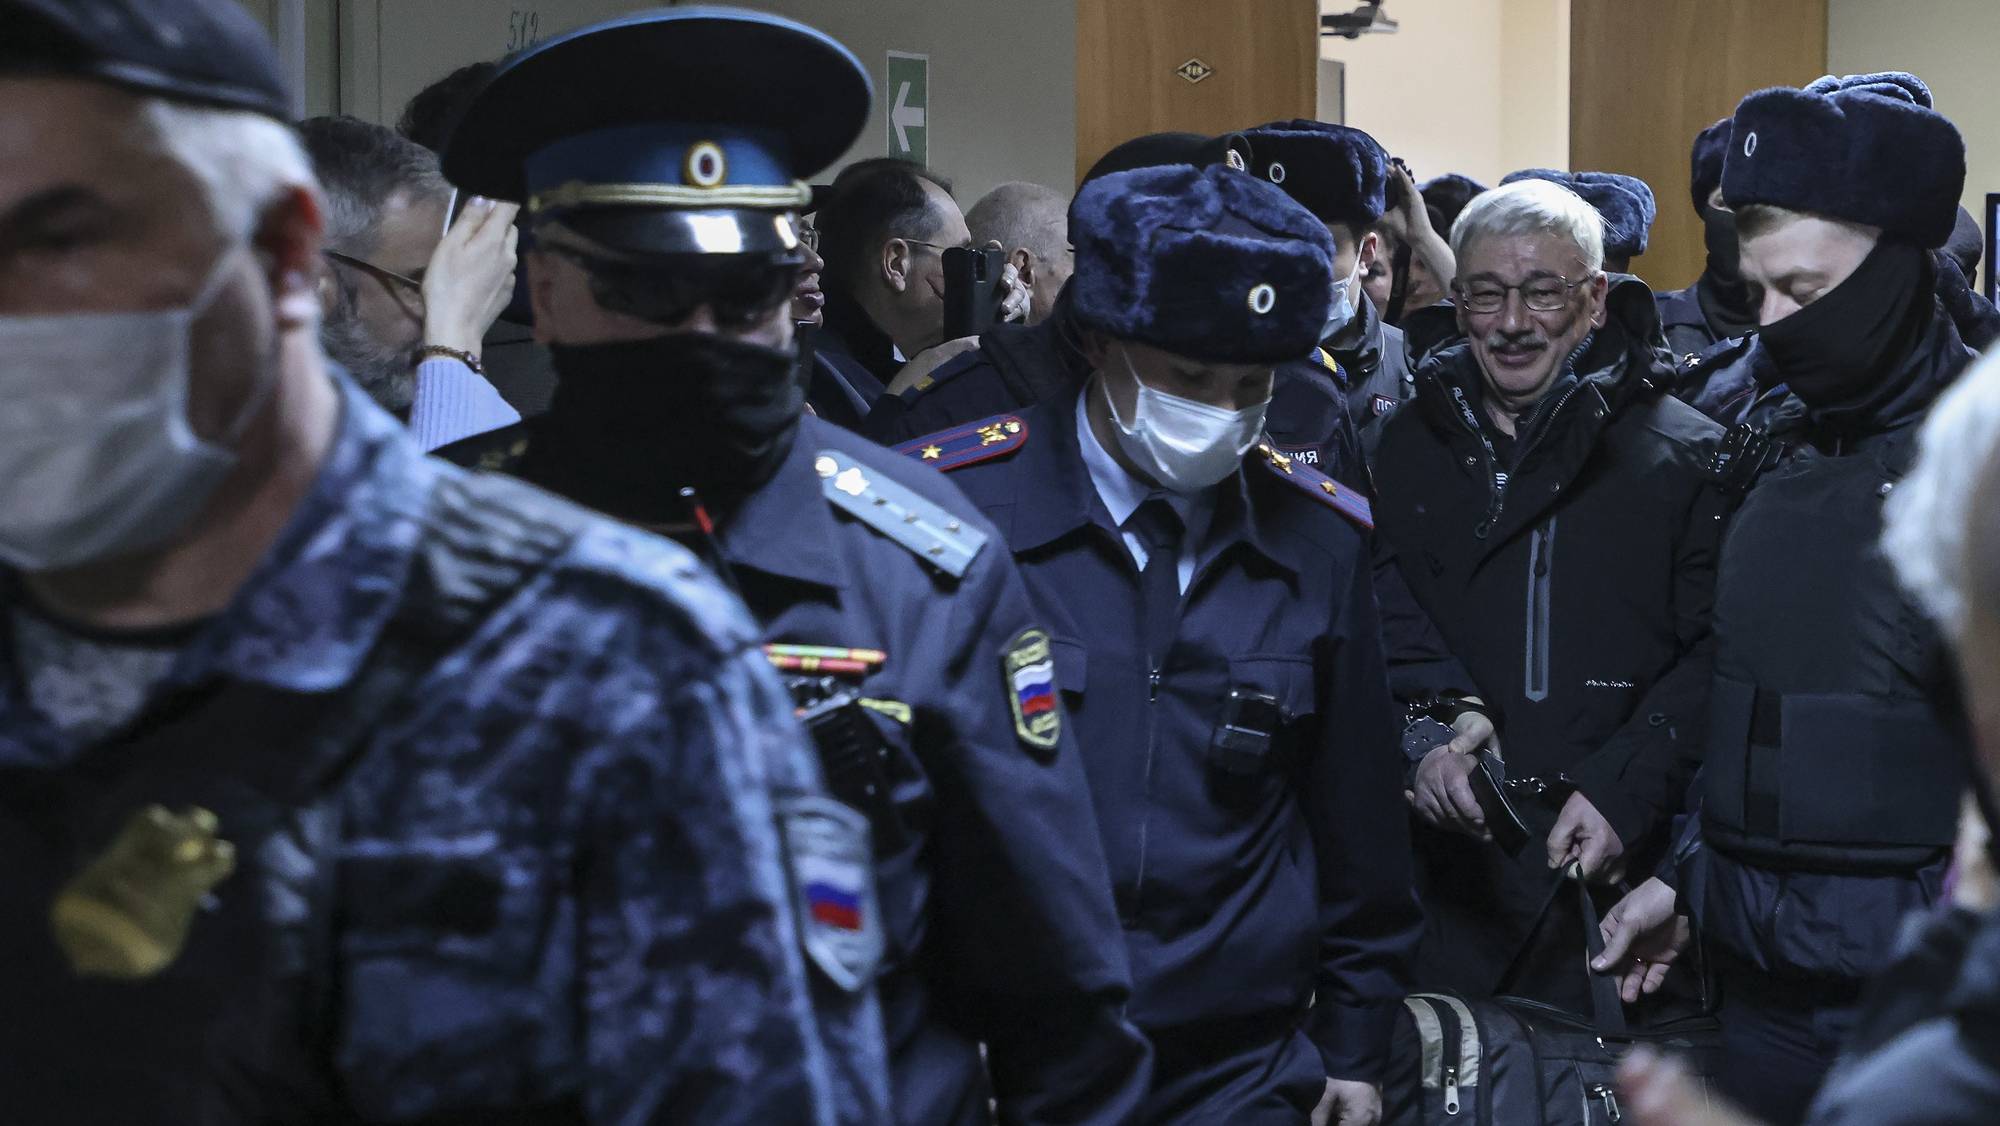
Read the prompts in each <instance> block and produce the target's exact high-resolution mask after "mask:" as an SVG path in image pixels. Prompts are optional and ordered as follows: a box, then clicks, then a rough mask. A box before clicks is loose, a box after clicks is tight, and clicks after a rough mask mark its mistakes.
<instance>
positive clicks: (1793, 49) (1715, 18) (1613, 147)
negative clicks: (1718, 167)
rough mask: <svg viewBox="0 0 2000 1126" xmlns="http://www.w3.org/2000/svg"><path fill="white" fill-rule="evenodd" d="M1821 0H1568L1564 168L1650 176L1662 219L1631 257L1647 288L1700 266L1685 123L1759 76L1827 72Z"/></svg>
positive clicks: (1715, 112) (1679, 280)
mask: <svg viewBox="0 0 2000 1126" xmlns="http://www.w3.org/2000/svg"><path fill="white" fill-rule="evenodd" d="M1826 3H1827V0H1754V2H1746V0H1574V4H1573V6H1572V9H1571V21H1570V117H1569V121H1570V127H1569V128H1570V167H1571V168H1572V169H1575V170H1579V171H1582V170H1589V171H1603V172H1623V173H1625V174H1627V175H1630V176H1637V177H1639V178H1641V179H1643V180H1645V181H1646V182H1647V183H1648V184H1650V185H1652V188H1653V194H1654V195H1655V196H1657V197H1658V199H1659V204H1660V218H1659V221H1658V222H1657V223H1655V224H1654V226H1653V237H1652V244H1651V247H1650V248H1649V249H1648V250H1647V252H1646V254H1645V256H1644V257H1642V258H1640V259H1638V260H1637V261H1636V262H1635V264H1634V265H1633V267H1632V269H1633V271H1634V272H1636V273H1637V274H1639V275H1640V276H1641V277H1643V278H1645V279H1646V280H1647V282H1649V283H1650V284H1651V285H1652V286H1653V288H1654V289H1655V290H1668V289H1678V288H1680V287H1682V286H1685V285H1688V284H1691V283H1692V282H1693V281H1694V280H1695V278H1696V277H1697V276H1699V275H1700V273H1701V270H1702V261H1703V258H1704V257H1705V253H1706V252H1705V251H1704V250H1703V248H1702V241H1701V221H1700V219H1699V218H1698V217H1697V216H1696V215H1695V212H1694V205H1693V202H1692V200H1690V199H1689V196H1688V151H1689V149H1690V148H1691V147H1692V146H1693V144H1694V138H1695V134H1697V133H1699V132H1701V130H1702V129H1704V128H1706V127H1707V126H1708V125H1709V124H1710V123H1711V122H1713V121H1715V120H1716V119H1717V118H1720V117H1726V116H1728V115H1729V114H1730V113H1732V112H1734V111H1735V109H1736V103H1737V102H1739V101H1741V100H1742V99H1743V96H1744V95H1745V94H1748V93H1750V92H1751V91H1753V90H1760V89H1762V88H1764V87H1766V86H1802V85H1804V84H1805V83H1807V82H1810V81H1812V80H1813V79H1815V78H1818V77H1819V76H1820V75H1821V74H1823V73H1825V71H1826Z"/></svg>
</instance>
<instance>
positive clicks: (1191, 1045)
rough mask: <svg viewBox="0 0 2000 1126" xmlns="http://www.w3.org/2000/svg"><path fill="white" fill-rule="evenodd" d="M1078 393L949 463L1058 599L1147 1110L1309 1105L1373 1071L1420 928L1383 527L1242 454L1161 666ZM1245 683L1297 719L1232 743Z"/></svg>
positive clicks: (1171, 1117) (1061, 663)
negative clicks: (1389, 653)
mask: <svg viewBox="0 0 2000 1126" xmlns="http://www.w3.org/2000/svg"><path fill="white" fill-rule="evenodd" d="M1075 410H1076V404H1075V402H1074V401H1072V400H1059V401H1051V402H1048V403H1044V404H1041V405H1039V406H1037V407H1035V408H1033V409H1031V410H1029V411H1027V412H1025V413H1023V414H1021V415H1019V416H1018V419H1019V421H1020V422H1021V424H1022V427H1023V429H1024V430H1025V432H1026V433H1027V435H1028V437H1027V439H1026V440H1025V441H1024V442H1023V443H1022V444H1021V447H1020V448H1019V449H1018V450H1017V451H1016V452H1013V453H1011V454H1007V455H1004V456H1003V457H1001V458H996V459H994V460H991V461H987V462H984V463H980V464H977V465H972V466H967V467H965V468H959V469H955V470H954V471H953V472H952V474H951V477H952V479H953V480H954V481H955V482H957V483H958V484H959V485H960V486H961V487H962V488H963V489H964V490H965V491H966V494H967V495H968V496H970V497H971V498H972V499H973V502H974V503H975V504H977V505H978V506H979V507H980V509H981V510H982V511H984V512H985V513H986V515H987V516H988V517H989V518H990V519H991V520H992V521H993V522H994V523H995V524H996V525H997V526H998V527H999V528H1000V530H1001V533H1002V535H1004V536H1005V537H1006V542H1007V546H1008V547H1009V548H1010V549H1011V550H1012V551H1013V552H1014V556H1015V559H1016V560H1017V561H1018V562H1019V563H1020V565H1021V571H1022V574H1023V575H1024V577H1025V578H1026V580H1027V583H1028V589H1029V592H1030V594H1031V595H1032V596H1033V601H1034V604H1035V605H1036V606H1037V607H1038V608H1039V609H1040V610H1041V612H1042V614H1043V616H1044V617H1045V619H1046V620H1047V621H1048V625H1049V630H1050V635H1051V639H1052V642H1053V647H1054V650H1055V653H1056V665H1057V670H1058V674H1059V679H1060V683H1061V684H1062V687H1063V693H1064V699H1065V701H1066V702H1067V704H1068V707H1069V717H1070V721H1071V723H1072V724H1073V725H1074V726H1075V727H1076V734H1077V741H1078V744H1079V746H1081V747H1082V748H1083V752H1084V762H1085V766H1086V768H1087V773H1088V774H1089V779H1090V793H1091V795H1092V797H1093V798H1094V799H1095V802H1096V805H1097V818H1098V821H1099V824H1100V827H1101V829H1102V831H1103V834H1104V842H1105V851H1106V854H1107V858H1108V860H1109V862H1110V865H1111V878H1112V884H1113V888H1114V890H1115V892H1116V897H1117V903H1118V909H1119V917H1120V919H1121V921H1122V922H1123V923H1124V925H1125V928H1126V942H1127V946H1128V948H1129V950H1130V951H1131V958H1132V972H1133V977H1134V981H1135V993H1134V996H1133V1000H1132V1004H1131V1008H1130V1015H1131V1017H1132V1019H1133V1020H1134V1021H1136V1022H1137V1023H1138V1024H1139V1026H1140V1027H1141V1028H1142V1029H1144V1030H1145V1032H1146V1033H1147V1035H1148V1036H1150V1037H1152V1038H1153V1040H1154V1045H1155V1049H1156V1051H1157V1052H1158V1057H1159V1058H1158V1060H1157V1062H1156V1064H1155V1069H1156V1071H1157V1073H1158V1078H1157V1081H1156V1083H1155V1091H1154V1098H1153V1100H1152V1101H1151V1102H1149V1103H1148V1115H1147V1117H1148V1120H1152V1121H1190V1122H1192V1121H1209V1120H1214V1121H1230V1122H1243V1121H1292V1120H1294V1116H1292V1115H1290V1114H1289V1113H1284V1112H1280V1113H1278V1114H1277V1115H1276V1116H1275V1117H1272V1118H1260V1117H1257V1115H1258V1114H1261V1113H1264V1112H1266V1111H1271V1110H1274V1109H1278V1108H1284V1107H1286V1106H1287V1105H1290V1106H1293V1107H1297V1106H1304V1107H1305V1108H1307V1109H1310V1107H1311V1106H1312V1104H1313V1103H1314V1102H1316V1101H1317V1099H1318V1097H1319V1090H1320V1087H1321V1080H1322V1079H1323V1078H1324V1077H1326V1076H1328V1075H1332V1076H1335V1077H1340V1078H1370V1079H1372V1078H1375V1077H1376V1076H1377V1075H1378V1073H1379V1069H1380V1068H1381V1066H1382V1065H1383V1063H1384V1057H1385V1055H1386V1050H1387V1044H1386V1028H1387V1023H1386V1022H1387V1020H1388V1018H1389V1017H1390V1016H1391V1015H1392V1013H1391V1006H1393V1005H1394V1004H1395V1003H1396V1002H1397V1001H1398V1000H1399V999H1400V998H1401V996H1402V994H1403V992H1404V978H1403V973H1404V966H1405V960H1406V959H1407V957H1408V955H1409V952H1410V949H1411V947H1412V946H1413V945H1414V941H1415V934H1416V925H1417V913H1416V908H1415V904H1414V901H1413V898H1412V894H1411V890H1410V879H1409V873H1410V868H1409V834H1408V825H1407V821H1406V818H1405V815H1404V811H1403V808H1402V804H1401V794H1400V790H1401V785H1402V760H1401V758H1400V757H1399V756H1398V755H1397V754H1396V750H1395V724H1394V719H1393V715H1392V705H1391V703H1390V698H1389V693H1388V682H1387V678H1386V673H1385V671H1384V667H1383V661H1382V656H1381V646H1380V641H1379V629H1378V626H1377V622H1376V613H1375V605H1374V592H1373V587H1372V585H1371V583H1370V581H1369V569H1368V565H1367V544H1366V540H1365V537H1364V535H1363V534H1362V530H1361V529H1360V528H1359V527H1358V526H1356V525H1355V524H1353V523H1351V522H1350V520H1349V519H1348V518H1347V517H1345V516H1343V515H1342V514H1341V513H1339V512H1337V511H1335V510H1334V509H1333V508H1331V507H1330V506H1329V505H1328V504H1326V503H1322V502H1320V501H1317V500H1315V499H1314V498H1312V497H1310V496H1308V495H1305V494H1304V493H1302V492H1301V491H1300V490H1299V489H1298V488H1297V487H1296V486H1295V485H1293V484H1291V483H1290V482H1288V481H1282V480H1278V479H1277V478H1278V477H1282V476H1285V475H1286V474H1285V472H1284V471H1283V470H1271V469H1269V468H1259V467H1257V466H1252V467H1250V468H1247V469H1246V470H1244V471H1243V473H1242V474H1241V475H1240V476H1238V477H1235V478H1232V479H1231V480H1230V481H1228V482H1225V484H1224V486H1223V487H1222V488H1223V494H1222V496H1223V509H1222V512H1221V514H1220V515H1219V516H1218V522H1217V525H1216V526H1215V528H1214V530H1213V533H1212V537H1211V544H1212V546H1211V547H1209V548H1208V549H1206V550H1205V552H1204V558H1203V561H1202V563H1201V574H1200V577H1198V578H1197V579H1196V581H1195V583H1194V585H1193V586H1192V587H1191V588H1190V589H1189V592H1188V602H1187V604H1186V606H1185V608H1184V611H1183V616H1182V620H1181V624H1180V627H1179V630H1178V632H1177V633H1176V635H1175V639H1174V648H1173V650H1172V653H1171V655H1170V656H1169V658H1168V659H1167V661H1166V663H1165V664H1164V665H1163V666H1162V667H1160V668H1158V669H1155V668H1154V667H1153V666H1152V664H1151V662H1150V661H1149V660H1148V659H1147V657H1146V654H1145V653H1144V645H1143V643H1142V641H1141V640H1140V639H1141V636H1142V635H1141V624H1140V611H1139V605H1138V602H1139V598H1138V582H1139V576H1138V574H1137V573H1136V570H1135V567H1134V564H1133V561H1132V559H1131V557H1130V556H1128V555H1126V554H1124V552H1123V551H1122V549H1121V548H1120V547H1119V546H1118V544H1117V536H1118V528H1117V525H1116V524H1115V523H1114V522H1113V521H1112V519H1111V517H1110V515H1109V513H1108V511H1107V510H1106V509H1105V508H1104V505H1103V503H1102V502H1101V501H1099V500H1098V499H1097V497H1096V494H1095V492H1094V490H1093V489H1092V487H1091V483H1090V481H1089V479H1088V477H1087V475H1086V472H1085V469H1084V465H1083V460H1082V455H1081V453H1080V451H1079V447H1078V433H1077V428H1076V424H1075V420H1074V414H1075ZM918 456H921V451H918ZM1281 456H1282V455H1281ZM1265 464H1266V465H1268V464H1269V463H1268V459H1267V460H1266V463H1265ZM1291 471H1292V472H1291V475H1292V476H1294V477H1296V478H1297V479H1298V480H1299V481H1310V482H1318V481H1325V480H1327V479H1326V478H1324V477H1321V476H1319V475H1317V474H1315V473H1313V471H1312V470H1311V469H1309V468H1308V467H1306V466H1303V465H1301V464H1298V463H1292V464H1291ZM1312 487H1316V485H1314V486H1312ZM1232 689H1242V690H1246V691H1251V692H1255V693H1258V694H1263V695H1269V696H1272V697H1274V698H1275V699H1276V700H1277V701H1278V705H1279V708H1280V709H1281V711H1282V714H1283V716H1284V717H1285V723H1284V728H1283V730H1281V731H1277V732H1273V733H1272V735H1273V740H1272V742H1273V748H1272V750H1271V752H1270V753H1269V754H1268V755H1267V756H1265V757H1263V758H1262V759H1261V760H1260V761H1257V762H1255V763H1252V764H1248V765H1244V766H1240V767H1236V768H1232V769H1224V768H1221V767H1219V766H1218V765H1217V754H1216V751H1215V744H1216V742H1217V740H1218V738H1219V736H1220V735H1221V733H1222V728H1223V725H1224V723H1225V718H1224V698H1225V697H1226V695H1227V694H1228V693H1229V691H1230V690H1232ZM1315 993H1317V997H1318V1000H1317V1002H1316V1003H1315V1004H1314V1005H1313V1007H1312V1009H1311V1011H1310V1012H1309V1013H1308V1012H1307V1011H1306V1007H1307V1002H1308V1000H1309V999H1310V998H1312V997H1313V996H1314V994H1315ZM1301 1100H1302V1101H1301ZM1225 1112H1227V1113H1225ZM1208 1116H1214V1117H1213V1118H1212V1119H1211V1118H1210V1117H1208Z"/></svg>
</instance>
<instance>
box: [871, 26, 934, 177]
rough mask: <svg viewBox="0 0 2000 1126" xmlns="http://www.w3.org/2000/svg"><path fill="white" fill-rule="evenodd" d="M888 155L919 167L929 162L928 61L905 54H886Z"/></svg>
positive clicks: (929, 61)
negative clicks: (916, 164) (887, 66)
mask: <svg viewBox="0 0 2000 1126" xmlns="http://www.w3.org/2000/svg"><path fill="white" fill-rule="evenodd" d="M882 88H883V89H884V90H887V91H889V93H890V98H889V155H890V156H893V157H900V158H901V159H903V160H909V161H915V162H916V163H918V164H926V165H927V164H929V163H930V162H931V59H930V56H929V55H916V54H911V53H909V52H907V51H891V52H889V72H888V75H887V81H885V82H884V83H883V85H882Z"/></svg>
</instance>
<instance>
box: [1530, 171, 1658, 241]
mask: <svg viewBox="0 0 2000 1126" xmlns="http://www.w3.org/2000/svg"><path fill="white" fill-rule="evenodd" d="M1521 180H1547V181H1548V182H1550V183H1552V184H1561V185H1562V186H1563V187H1565V188H1568V189H1569V190H1570V191H1573V192H1575V193H1576V194H1577V195H1579V196H1582V197H1583V202H1585V203H1587V204H1589V205H1590V206H1591V207H1593V208H1595V209H1596V210H1597V213H1598V214H1599V215H1600V216H1602V217H1603V218H1604V255H1605V257H1607V258H1637V257H1638V256H1639V255H1641V254H1644V253H1646V244H1647V243H1648V242H1650V241H1651V240H1652V234H1653V220H1654V219H1656V218H1658V216H1659V205H1658V204H1656V203H1655V202H1654V200H1653V189H1652V188H1651V187H1650V186H1648V185H1647V183H1646V181H1644V180H1641V179H1639V178H1638V177H1637V176H1625V175H1621V174H1620V173H1617V172H1558V171H1556V170H1555V169H1553V168H1523V169H1522V170H1521V171H1519V172H1512V173H1509V174H1508V175H1507V177H1506V178H1505V179H1503V180H1501V181H1500V183H1501V184H1503V185H1505V184H1512V183H1516V182H1518V181H1521Z"/></svg>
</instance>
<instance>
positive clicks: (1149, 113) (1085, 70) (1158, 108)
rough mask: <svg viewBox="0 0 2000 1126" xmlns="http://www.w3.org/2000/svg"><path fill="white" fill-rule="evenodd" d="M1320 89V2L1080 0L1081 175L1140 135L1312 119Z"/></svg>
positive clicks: (1214, 130)
mask: <svg viewBox="0 0 2000 1126" xmlns="http://www.w3.org/2000/svg"><path fill="white" fill-rule="evenodd" d="M1480 2H1482V3H1483V2H1486V0H1480ZM1318 96H1319V5H1318V3H1317V2H1316V0H1077V5H1076V174H1077V178H1078V179H1081V178H1082V177H1083V174H1084V173H1085V172H1086V171H1088V170H1089V168H1090V166H1091V165H1092V164H1094V163H1096V162H1097V158H1098V157H1100V156H1103V155H1104V154H1105V152H1107V151H1109V150H1110V149H1111V148H1112V147H1113V146H1115V145H1117V144H1119V143H1120V142H1122V141H1126V140H1129V139H1131V138H1133V137H1136V136H1139V135H1140V134H1142V133H1160V132H1168V131H1185V132H1189V133H1209V134H1214V133H1225V132H1228V131H1230V130H1233V129H1247V128H1249V127H1251V126H1254V125H1262V124H1263V123H1265V122H1267V121H1275V120H1279V119H1287V118H1294V117H1312V116H1313V115H1314V112H1315V110H1316V108H1317V103H1318Z"/></svg>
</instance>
